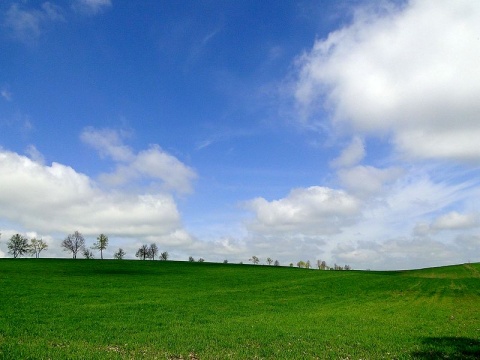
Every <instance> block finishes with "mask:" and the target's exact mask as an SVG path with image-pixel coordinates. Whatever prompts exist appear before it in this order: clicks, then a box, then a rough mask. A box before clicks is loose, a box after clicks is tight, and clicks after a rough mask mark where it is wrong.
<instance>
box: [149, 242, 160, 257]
mask: <svg viewBox="0 0 480 360" xmlns="http://www.w3.org/2000/svg"><path fill="white" fill-rule="evenodd" d="M148 252H149V254H148V255H149V258H151V259H152V260H155V256H157V254H158V246H157V245H156V244H150V247H149V248H148Z"/></svg>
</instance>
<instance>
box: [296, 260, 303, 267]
mask: <svg viewBox="0 0 480 360" xmlns="http://www.w3.org/2000/svg"><path fill="white" fill-rule="evenodd" d="M297 266H298V267H299V268H304V267H305V261H303V260H300V261H299V262H297Z"/></svg>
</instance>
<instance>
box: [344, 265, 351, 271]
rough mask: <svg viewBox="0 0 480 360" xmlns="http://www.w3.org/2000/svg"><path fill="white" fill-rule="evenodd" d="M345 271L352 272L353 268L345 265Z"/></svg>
mask: <svg viewBox="0 0 480 360" xmlns="http://www.w3.org/2000/svg"><path fill="white" fill-rule="evenodd" d="M343 269H344V270H352V267H351V266H350V265H345V266H344V267H343Z"/></svg>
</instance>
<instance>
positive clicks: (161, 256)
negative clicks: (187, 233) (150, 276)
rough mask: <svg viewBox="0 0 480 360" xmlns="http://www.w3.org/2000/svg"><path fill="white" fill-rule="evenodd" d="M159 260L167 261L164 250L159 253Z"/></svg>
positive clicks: (166, 254)
mask: <svg viewBox="0 0 480 360" xmlns="http://www.w3.org/2000/svg"><path fill="white" fill-rule="evenodd" d="M160 260H162V261H167V260H168V252H166V251H164V252H162V253H161V254H160Z"/></svg>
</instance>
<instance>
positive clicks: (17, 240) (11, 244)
mask: <svg viewBox="0 0 480 360" xmlns="http://www.w3.org/2000/svg"><path fill="white" fill-rule="evenodd" d="M7 248H8V253H9V254H12V255H13V258H14V259H16V258H17V257H19V256H22V255H23V254H25V253H28V252H29V250H30V245H29V244H28V239H27V238H26V237H25V236H22V235H20V234H15V235H12V237H11V238H10V240H9V241H8V243H7Z"/></svg>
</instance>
